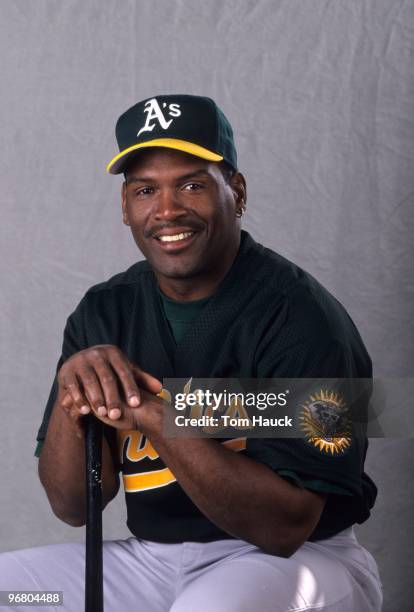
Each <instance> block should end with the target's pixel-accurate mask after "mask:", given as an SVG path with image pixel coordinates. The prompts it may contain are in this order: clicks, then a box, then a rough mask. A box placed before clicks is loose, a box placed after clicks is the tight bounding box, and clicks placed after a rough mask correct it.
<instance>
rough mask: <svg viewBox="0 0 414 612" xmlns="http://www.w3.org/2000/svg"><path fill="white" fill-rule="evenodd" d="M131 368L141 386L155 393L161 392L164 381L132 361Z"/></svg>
mask: <svg viewBox="0 0 414 612" xmlns="http://www.w3.org/2000/svg"><path fill="white" fill-rule="evenodd" d="M130 366H131V369H132V371H133V373H134V377H135V380H136V381H137V382H138V383H139V385H140V386H141V387H143V388H144V389H147V391H150V393H154V394H155V395H156V394H157V393H159V392H160V391H161V389H162V383H161V382H160V381H159V380H158V378H155V376H151V374H148V372H144V370H141V368H139V367H138V366H137V365H135V364H134V363H130Z"/></svg>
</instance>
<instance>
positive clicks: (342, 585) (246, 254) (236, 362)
mask: <svg viewBox="0 0 414 612" xmlns="http://www.w3.org/2000/svg"><path fill="white" fill-rule="evenodd" d="M116 137H117V141H118V145H119V149H120V152H119V153H118V154H117V155H115V157H114V158H113V159H112V160H111V161H110V162H109V164H108V168H107V169H108V172H110V173H111V174H120V173H123V174H124V178H125V180H124V182H123V184H122V216H123V222H124V224H125V225H127V226H129V227H130V229H131V232H132V235H133V238H134V240H135V242H136V244H137V246H138V248H139V250H140V251H141V253H142V254H143V255H144V257H145V260H144V261H141V262H138V263H135V264H133V265H132V266H131V267H130V268H129V269H128V270H126V271H125V272H121V273H120V274H117V275H116V276H114V277H112V278H111V279H109V280H108V281H106V282H103V283H100V284H98V285H95V286H93V287H92V288H91V289H89V291H87V293H86V294H85V296H84V297H83V298H82V299H81V301H80V302H79V305H78V306H77V308H76V310H75V311H74V312H73V313H72V314H71V315H70V316H69V318H68V320H67V324H66V327H65V330H64V337H63V346H62V354H61V357H60V359H59V361H58V364H57V371H56V376H55V379H54V382H53V386H52V389H51V393H50V397H49V400H48V403H47V406H46V410H45V414H44V418H43V422H42V425H41V427H40V430H39V433H38V437H37V439H38V447H37V450H36V455H37V456H38V457H39V475H40V480H41V482H42V484H43V486H44V488H45V491H46V494H47V496H48V498H49V501H50V504H51V507H52V509H53V511H54V513H55V514H56V515H57V516H58V517H59V518H60V519H62V520H63V521H64V522H66V523H68V524H69V525H73V526H81V525H84V524H85V486H84V471H85V466H84V450H83V447H84V439H83V436H84V434H83V416H84V415H85V414H88V413H90V412H93V413H94V414H95V415H96V417H97V418H99V419H100V420H101V421H102V422H103V423H104V438H103V476H102V494H103V505H104V506H106V505H107V504H108V503H109V502H110V501H111V500H112V499H113V498H114V497H115V496H116V495H117V493H118V490H119V485H120V475H121V476H122V481H123V486H124V491H125V501H126V507H127V514H128V520H127V525H128V527H129V529H130V531H131V534H132V535H131V537H130V538H129V539H127V540H117V541H106V542H104V545H103V563H104V597H105V608H106V610H113V611H115V610H145V612H167V611H171V612H190V611H198V612H236V611H237V612H242V611H249V612H250V611H251V610H253V609H257V610H260V611H261V612H287V611H293V610H295V611H299V610H324V611H327V610H329V611H331V610H332V611H335V612H374V611H375V612H377V611H379V610H380V609H381V602H382V592H381V583H380V579H379V575H378V570H377V566H376V563H375V561H374V559H373V557H372V556H371V555H370V554H369V552H368V551H367V550H365V549H364V548H363V547H362V546H361V545H360V544H359V542H358V541H357V539H356V536H355V533H354V530H353V525H354V524H355V523H362V522H364V521H365V520H367V518H368V517H369V515H370V510H371V508H372V506H373V505H374V502H375V498H376V493H377V489H376V486H375V484H374V483H373V481H372V480H371V479H370V478H369V476H368V475H367V474H366V473H365V472H364V469H363V465H364V459H365V455H366V450H367V440H366V438H365V437H363V438H361V437H358V436H354V435H352V434H350V436H348V437H343V438H341V439H335V438H334V437H332V436H325V437H324V435H323V433H321V430H317V431H311V432H310V433H311V435H309V436H308V437H304V438H294V439H293V438H266V439H259V438H248V437H244V438H243V437H239V438H232V439H222V440H220V439H214V438H195V437H192V438H190V437H186V438H172V437H167V436H166V435H165V433H164V430H163V426H162V423H163V417H164V414H165V411H166V410H167V403H166V402H165V401H164V398H163V381H164V380H165V379H167V378H183V379H186V380H190V379H191V378H192V377H203V378H213V377H214V378H230V377H232V378H236V377H244V378H256V379H257V378H316V377H317V378H324V379H326V378H350V379H355V378H364V379H367V378H368V379H369V378H371V376H372V367H371V360H370V358H369V355H368V354H367V351H366V349H365V347H364V345H363V342H362V340H361V338H360V336H359V334H358V331H357V329H356V328H355V325H354V324H353V322H352V320H351V318H350V317H349V315H348V314H347V313H346V311H345V309H344V308H343V307H342V306H341V304H340V303H339V302H338V301H337V300H336V299H335V298H334V297H333V296H332V295H330V293H329V292H328V291H327V290H326V289H324V288H323V287H322V286H321V285H320V284H319V283H318V282H317V281H316V280H315V279H314V278H313V277H312V276H311V275H309V274H308V273H306V272H305V271H304V270H302V269H301V268H299V267H298V266H296V265H294V264H293V263H291V262H290V261H288V260H287V259H285V258H284V257H282V256H281V255H279V254H277V253H275V252H273V251H272V250H270V249H268V248H265V247H264V246H262V245H260V244H258V243H257V242H256V241H255V240H254V239H253V238H252V237H251V236H250V235H249V234H248V233H247V232H245V231H243V230H241V217H242V215H243V213H244V210H245V208H246V183H245V179H244V177H243V175H242V174H241V173H240V172H239V170H238V166H237V157H236V149H235V145H234V140H233V132H232V128H231V126H230V124H229V122H228V120H227V119H226V117H225V116H224V114H223V113H222V111H221V110H220V109H219V108H218V106H217V105H216V104H215V102H214V101H213V100H211V99H210V98H206V97H199V96H190V95H160V96H156V97H153V98H150V99H147V100H144V101H142V102H139V103H137V104H135V105H134V106H133V107H132V108H130V109H128V110H127V111H126V112H125V113H123V114H122V115H121V117H120V118H119V120H118V122H117V126H116ZM328 391H329V390H327V391H326V395H324V390H323V389H322V390H321V395H320V396H319V397H317V398H316V399H315V398H314V400H315V401H314V404H313V409H314V413H312V414H313V417H314V418H316V419H317V418H320V419H322V418H324V414H325V413H328V412H329V410H330V415H331V416H332V401H333V400H332V394H331V395H330V396H329V394H328ZM329 397H330V398H331V404H329V401H330V400H329ZM333 404H334V408H335V402H333ZM337 406H339V401H338V402H337ZM311 416H312V415H311ZM341 418H342V417H341ZM311 422H312V420H308V424H309V423H311ZM332 422H333V421H332ZM83 563H84V546H83V545H82V544H75V543H72V544H61V545H51V546H44V547H40V548H34V549H27V550H21V551H15V552H10V553H4V554H2V555H0V589H25V590H29V589H34V590H39V589H46V590H61V591H63V594H64V606H63V608H64V609H65V610H70V611H76V612H78V611H79V610H80V609H82V606H83V592H84V591H83V589H84V584H83V581H84V573H83ZM57 609H58V608H57ZM60 609H62V608H60Z"/></svg>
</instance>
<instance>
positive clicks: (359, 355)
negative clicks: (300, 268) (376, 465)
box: [246, 291, 376, 505]
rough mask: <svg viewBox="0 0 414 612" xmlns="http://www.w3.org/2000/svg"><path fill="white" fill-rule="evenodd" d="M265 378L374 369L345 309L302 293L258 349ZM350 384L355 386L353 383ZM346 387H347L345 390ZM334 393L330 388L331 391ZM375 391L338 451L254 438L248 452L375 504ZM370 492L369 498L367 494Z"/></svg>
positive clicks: (319, 486) (313, 484) (296, 479)
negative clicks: (370, 414) (368, 460)
mask: <svg viewBox="0 0 414 612" xmlns="http://www.w3.org/2000/svg"><path fill="white" fill-rule="evenodd" d="M257 372H258V377H259V378H309V379H321V380H323V381H324V382H325V383H328V384H329V379H358V378H364V379H370V378H371V376H372V364H371V360H370V358H369V355H368V353H367V352H366V349H365V347H364V345H363V343H362V340H361V338H360V336H359V334H358V331H357V330H356V327H355V325H354V324H353V322H352V320H351V319H350V317H349V315H348V314H347V313H346V311H345V309H343V307H342V306H341V305H340V304H339V302H337V301H336V300H334V298H332V297H331V298H330V299H329V298H328V297H327V296H325V295H324V294H320V295H317V296H315V294H312V293H311V292H309V291H299V292H297V294H296V295H295V296H294V297H293V298H292V299H291V300H290V301H289V300H287V301H286V305H285V308H284V320H283V322H282V325H280V321H279V325H278V326H274V327H269V329H268V331H267V334H266V336H265V337H264V338H263V342H262V343H261V346H259V347H258V350H257ZM349 384H350V385H351V384H352V382H350V383H349ZM345 388H347V387H346V385H345ZM326 392H330V389H326ZM370 392H371V386H370V385H368V386H367V389H366V391H365V392H364V393H363V394H362V395H359V397H358V402H356V403H355V402H354V404H353V405H352V410H351V415H355V413H356V411H357V413H358V414H360V417H361V418H359V419H357V421H356V422H354V419H351V427H352V430H351V434H350V436H349V437H348V438H347V439H346V441H344V444H343V445H341V444H340V445H339V446H337V447H332V446H331V445H329V444H325V443H323V442H320V443H317V437H316V436H315V437H314V438H311V437H303V438H266V439H260V438H249V439H248V440H247V446H246V452H247V454H248V456H250V457H251V458H253V459H255V460H257V461H259V462H261V463H264V464H265V465H267V466H269V467H270V468H271V469H272V470H274V471H275V472H277V473H278V474H279V475H280V476H282V477H283V478H287V479H289V480H290V481H291V482H292V483H294V484H296V485H297V486H300V487H305V488H308V489H311V490H314V491H319V492H326V493H332V494H336V495H341V496H347V497H351V496H356V497H358V498H359V499H365V500H369V501H368V502H367V503H369V504H371V505H373V502H374V500H375V496H376V487H375V485H374V484H373V483H372V481H370V479H369V478H368V477H366V475H364V478H362V477H361V475H362V473H363V464H364V459H365V455H366V450H367V439H366V435H365V429H366V428H365V426H364V411H365V410H366V408H367V405H368V402H369V396H370ZM367 488H368V489H370V490H369V491H368V495H367V490H366V489H367Z"/></svg>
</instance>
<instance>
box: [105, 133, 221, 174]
mask: <svg viewBox="0 0 414 612" xmlns="http://www.w3.org/2000/svg"><path fill="white" fill-rule="evenodd" d="M147 147H166V148H167V149H176V150H177V151H183V152H184V153H189V154H190V155H195V156H196V157H201V158H202V159H207V160H208V161H214V162H219V161H222V160H223V156H222V155H219V154H218V153H214V152H213V151H210V150H209V149H205V148H204V147H200V145H197V144H194V143H193V142H188V141H187V140H178V139H176V138H156V139H155V140H148V141H147V142H140V143H139V144H136V145H132V147H128V148H127V149H124V150H123V151H121V152H120V153H118V155H115V157H114V158H113V159H111V161H110V162H109V164H108V165H107V167H106V171H107V172H109V174H120V173H121V172H122V169H121V168H122V166H123V164H124V163H125V161H126V159H125V158H126V157H127V156H129V155H130V153H133V152H134V151H137V150H138V149H145V148H147Z"/></svg>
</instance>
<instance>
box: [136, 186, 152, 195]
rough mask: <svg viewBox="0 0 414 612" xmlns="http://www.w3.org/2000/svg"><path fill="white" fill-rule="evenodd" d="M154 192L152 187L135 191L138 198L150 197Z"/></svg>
mask: <svg viewBox="0 0 414 612" xmlns="http://www.w3.org/2000/svg"><path fill="white" fill-rule="evenodd" d="M152 192H153V188H152V187H141V189H136V190H135V195H136V196H141V195H149V194H150V193H152Z"/></svg>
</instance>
